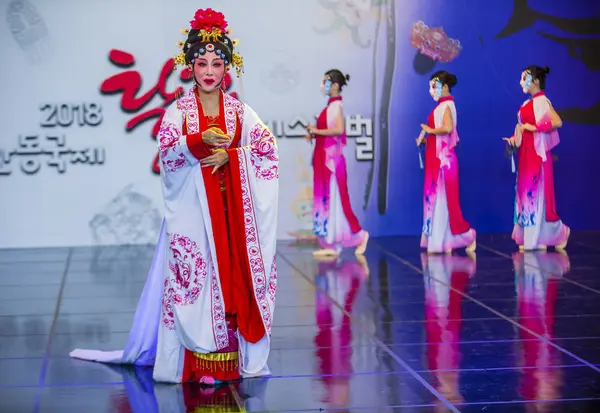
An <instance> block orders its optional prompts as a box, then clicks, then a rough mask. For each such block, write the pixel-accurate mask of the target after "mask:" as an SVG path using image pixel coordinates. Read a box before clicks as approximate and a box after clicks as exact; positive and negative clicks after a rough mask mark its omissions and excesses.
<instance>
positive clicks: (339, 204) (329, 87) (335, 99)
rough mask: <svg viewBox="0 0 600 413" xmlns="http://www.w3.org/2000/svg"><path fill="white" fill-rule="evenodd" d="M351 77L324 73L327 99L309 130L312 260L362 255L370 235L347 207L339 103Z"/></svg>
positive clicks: (345, 171)
mask: <svg viewBox="0 0 600 413" xmlns="http://www.w3.org/2000/svg"><path fill="white" fill-rule="evenodd" d="M349 79H350V76H348V75H344V74H343V73H342V72H341V71H339V70H338V69H332V70H329V71H328V72H327V73H325V76H324V77H323V80H322V82H321V91H322V92H323V94H324V95H325V96H327V97H328V98H329V101H328V102H327V106H326V107H325V109H323V111H322V112H321V114H320V115H319V118H318V119H317V125H316V126H315V125H309V126H308V134H307V135H306V139H307V140H309V141H310V140H312V138H313V137H314V138H315V141H316V144H315V149H314V154H313V191H314V206H313V222H314V224H313V226H314V232H315V235H316V236H317V237H318V239H319V246H320V247H321V248H320V249H319V250H317V251H315V252H314V253H313V255H315V256H338V255H340V252H341V250H342V249H343V248H351V247H354V248H355V253H356V255H358V256H360V255H362V254H364V252H365V250H366V249H367V243H368V242H369V233H368V232H367V231H365V230H363V229H362V227H361V226H360V224H359V222H358V219H357V218H356V215H354V211H352V205H351V204H350V194H349V193H348V174H347V170H346V158H344V147H345V146H346V122H345V120H344V111H343V103H342V88H343V87H344V86H345V85H346V83H347V82H348V80H349Z"/></svg>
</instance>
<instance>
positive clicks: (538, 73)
mask: <svg viewBox="0 0 600 413" xmlns="http://www.w3.org/2000/svg"><path fill="white" fill-rule="evenodd" d="M523 71H524V72H526V73H530V74H531V78H532V79H533V80H537V81H539V82H540V89H541V90H544V89H546V76H548V74H549V73H550V68H549V67H548V66H546V67H540V66H528V67H526V68H525V70H523Z"/></svg>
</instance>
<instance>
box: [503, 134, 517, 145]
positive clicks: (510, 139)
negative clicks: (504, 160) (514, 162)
mask: <svg viewBox="0 0 600 413" xmlns="http://www.w3.org/2000/svg"><path fill="white" fill-rule="evenodd" d="M502 140H503V141H506V142H507V143H508V144H509V145H510V146H515V137H514V136H511V137H510V138H502Z"/></svg>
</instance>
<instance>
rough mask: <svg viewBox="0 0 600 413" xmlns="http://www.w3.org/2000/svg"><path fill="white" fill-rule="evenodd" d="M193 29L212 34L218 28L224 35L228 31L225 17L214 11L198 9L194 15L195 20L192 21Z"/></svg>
mask: <svg viewBox="0 0 600 413" xmlns="http://www.w3.org/2000/svg"><path fill="white" fill-rule="evenodd" d="M190 25H191V26H192V29H195V30H206V31H207V32H211V31H212V30H213V29H214V28H218V29H219V30H221V32H222V33H225V31H226V30H227V20H225V15H224V14H223V13H220V12H218V11H215V10H213V9H210V8H208V9H198V11H196V14H195V15H194V20H192V21H190Z"/></svg>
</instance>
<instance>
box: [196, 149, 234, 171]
mask: <svg viewBox="0 0 600 413" xmlns="http://www.w3.org/2000/svg"><path fill="white" fill-rule="evenodd" d="M227 162H229V154H228V153H227V151H226V150H224V149H214V150H213V154H212V155H210V156H207V157H206V158H204V159H202V160H201V161H200V163H201V164H202V167H203V168H208V167H210V166H212V167H213V171H212V173H213V174H214V173H215V172H217V170H219V168H220V167H222V166H223V165H225V164H226V163H227Z"/></svg>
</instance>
